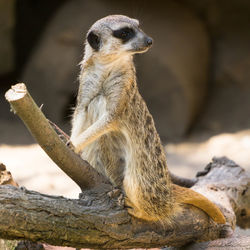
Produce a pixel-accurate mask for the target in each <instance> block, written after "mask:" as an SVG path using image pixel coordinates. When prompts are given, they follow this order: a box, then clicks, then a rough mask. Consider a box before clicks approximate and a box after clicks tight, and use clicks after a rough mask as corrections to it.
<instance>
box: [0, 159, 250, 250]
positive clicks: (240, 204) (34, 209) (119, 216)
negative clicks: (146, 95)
mask: <svg viewBox="0 0 250 250" xmlns="http://www.w3.org/2000/svg"><path fill="white" fill-rule="evenodd" d="M209 165H210V170H209V171H208V173H207V174H206V175H204V176H201V177H199V178H198V181H197V183H196V184H195V185H194V186H193V187H192V189H194V190H196V191H198V192H200V193H202V194H203V195H205V196H207V197H208V198H209V199H211V200H213V201H215V203H216V204H217V205H218V206H219V207H220V208H221V210H222V212H223V214H224V215H225V217H226V220H227V224H226V225H221V224H220V225H219V224H216V223H214V222H213V221H212V220H211V219H210V218H209V217H208V216H207V215H206V214H205V213H203V212H202V211H201V210H199V209H197V208H195V207H193V206H188V205H187V206H185V207H183V210H182V213H181V214H179V215H178V217H177V218H176V219H175V223H174V226H173V227H171V228H170V227H168V226H167V225H165V226H164V225H162V224H160V223H159V224H156V223H153V224H150V223H148V222H144V221H140V220H138V219H136V218H133V217H131V216H129V215H128V213H127V210H126V209H124V208H123V207H121V206H119V205H118V197H116V198H113V199H111V198H110V197H109V195H108V192H109V186H108V185H105V184H102V185H101V186H100V187H99V188H95V189H92V190H86V191H84V192H83V193H82V195H81V199H79V200H72V199H66V198H63V197H56V196H48V195H43V194H39V193H37V192H33V191H27V190H25V189H18V188H16V187H11V186H0V221H1V223H0V238H8V239H24V238H25V239H28V240H31V241H40V242H47V243H49V244H52V245H61V246H72V247H78V248H112V249H114V248H136V247H143V248H150V247H161V246H164V245H168V246H175V247H179V246H183V245H186V244H188V243H191V242H196V241H208V240H214V239H217V238H219V237H226V236H229V235H231V234H232V230H233V229H234V227H235V221H236V216H237V219H239V218H240V217H242V216H243V217H244V218H242V219H244V220H245V221H248V223H246V224H245V225H244V226H245V227H249V221H250V213H249V207H250V190H249V185H250V176H249V173H247V172H245V171H244V169H242V168H241V167H239V166H238V165H236V164H234V163H233V162H232V161H229V160H228V159H226V158H219V159H216V158H215V159H213V162H212V163H211V164H209ZM242 210H245V211H246V213H245V214H244V215H242V213H238V212H237V211H242ZM230 239H231V238H228V240H229V241H230ZM223 241H224V243H225V241H226V239H225V240H223ZM229 241H228V242H229Z"/></svg>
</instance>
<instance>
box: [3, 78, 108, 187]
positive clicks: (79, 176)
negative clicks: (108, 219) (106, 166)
mask: <svg viewBox="0 0 250 250" xmlns="http://www.w3.org/2000/svg"><path fill="white" fill-rule="evenodd" d="M5 98H6V99H7V101H8V102H9V103H10V105H11V109H12V111H13V112H14V113H15V114H17V115H18V116H19V117H20V118H21V119H22V121H23V122H24V124H25V125H26V127H27V128H28V130H29V131H30V133H31V134H32V136H33V137H34V138H35V139H36V140H37V142H38V143H39V145H40V146H41V147H42V148H43V150H44V151H45V152H46V153H47V154H48V156H49V157H50V158H51V159H52V160H53V161H54V162H55V163H56V164H57V166H58V167H60V168H61V169H62V170H63V171H64V172H65V173H66V174H67V175H68V176H69V177H70V178H71V179H72V180H73V181H74V182H76V184H78V186H79V187H80V188H81V189H82V190H85V189H89V188H92V187H94V186H96V185H97V184H98V185H99V184H100V183H103V182H107V180H106V179H105V178H104V177H103V176H102V175H100V174H99V173H98V172H97V171H95V170H94V168H92V167H91V166H90V165H89V163H88V162H87V161H84V160H83V159H81V158H80V156H78V155H77V154H75V153H74V152H73V151H72V150H70V149H69V148H68V147H67V146H66V145H65V143H64V142H63V141H62V140H61V139H60V137H59V136H58V135H57V133H56V132H55V130H54V129H53V128H52V127H51V125H50V124H49V122H48V120H47V119H46V117H45V116H44V114H43V113H42V112H41V110H40V109H39V107H38V106H37V105H36V104H35V102H34V100H33V99H32V97H31V96H30V94H29V93H28V90H27V89H26V86H25V84H23V83H18V84H16V85H14V86H12V88H11V89H9V90H8V91H7V92H6V94H5Z"/></svg>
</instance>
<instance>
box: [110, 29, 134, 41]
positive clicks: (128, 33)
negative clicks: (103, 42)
mask: <svg viewBox="0 0 250 250" xmlns="http://www.w3.org/2000/svg"><path fill="white" fill-rule="evenodd" d="M113 36H114V37H116V38H119V39H121V40H122V41H123V42H127V41H128V40H130V39H131V38H133V37H134V36H135V31H134V30H133V29H132V28H129V27H125V28H121V29H119V30H114V31H113Z"/></svg>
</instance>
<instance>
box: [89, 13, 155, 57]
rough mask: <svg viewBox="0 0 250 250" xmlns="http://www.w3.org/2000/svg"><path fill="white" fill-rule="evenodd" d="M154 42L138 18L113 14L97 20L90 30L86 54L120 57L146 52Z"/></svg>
mask: <svg viewBox="0 0 250 250" xmlns="http://www.w3.org/2000/svg"><path fill="white" fill-rule="evenodd" d="M152 43H153V40H152V38H150V37H149V36H147V35H146V34H145V33H144V32H143V31H142V30H141V29H140V28H139V21H138V20H136V19H132V18H129V17H127V16H123V15H111V16H107V17H104V18H102V19H100V20H98V21H97V22H95V23H94V24H93V25H92V27H91V28H90V30H89V31H88V33H87V41H86V48H85V54H86V53H87V54H89V55H90V54H93V53H94V54H95V55H96V56H109V57H110V56H111V57H112V56H119V57H120V56H122V55H127V54H135V53H143V52H146V51H147V50H148V49H149V48H150V47H151V46H152Z"/></svg>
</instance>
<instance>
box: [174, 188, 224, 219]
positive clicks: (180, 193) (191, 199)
mask: <svg viewBox="0 0 250 250" xmlns="http://www.w3.org/2000/svg"><path fill="white" fill-rule="evenodd" d="M173 193H174V196H175V199H176V202H178V203H184V204H190V205H193V206H195V207H198V208H200V209H201V210H202V211H204V212H205V213H206V214H208V215H209V216H210V217H211V218H212V219H213V220H214V221H215V222H217V223H219V224H225V223H226V219H225V217H224V215H223V214H222V212H221V211H220V209H219V208H218V207H217V206H216V205H215V204H214V203H212V202H211V201H209V200H208V199H207V198H206V197H205V196H203V195H202V194H199V193H197V192H195V191H194V190H192V189H189V188H184V187H181V186H178V185H175V184H173Z"/></svg>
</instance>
